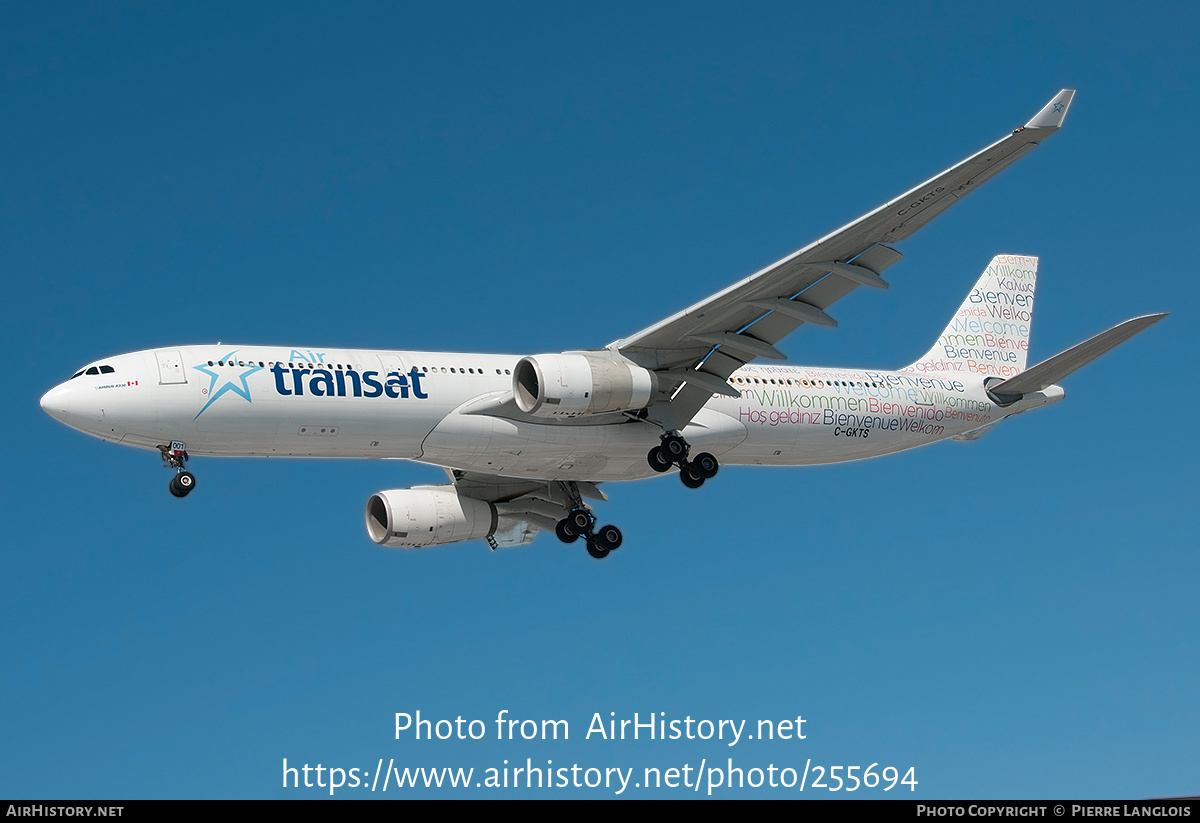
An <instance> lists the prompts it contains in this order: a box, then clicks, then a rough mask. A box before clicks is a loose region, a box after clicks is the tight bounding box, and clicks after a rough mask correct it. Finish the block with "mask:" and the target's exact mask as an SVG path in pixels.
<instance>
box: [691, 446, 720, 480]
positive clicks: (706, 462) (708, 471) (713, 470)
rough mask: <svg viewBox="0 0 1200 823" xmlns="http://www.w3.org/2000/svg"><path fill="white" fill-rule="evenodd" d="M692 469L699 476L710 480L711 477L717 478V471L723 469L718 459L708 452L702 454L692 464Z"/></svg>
mask: <svg viewBox="0 0 1200 823" xmlns="http://www.w3.org/2000/svg"><path fill="white" fill-rule="evenodd" d="M690 468H691V470H692V471H693V472H695V473H696V474H697V475H698V476H700V477H702V478H704V479H705V480H708V479H709V478H710V477H715V476H716V474H717V470H718V469H720V468H721V464H720V463H718V462H717V458H715V457H713V456H712V455H711V454H709V453H708V452H701V453H700V454H698V455H696V459H695V460H693V461H692V462H691V464H690Z"/></svg>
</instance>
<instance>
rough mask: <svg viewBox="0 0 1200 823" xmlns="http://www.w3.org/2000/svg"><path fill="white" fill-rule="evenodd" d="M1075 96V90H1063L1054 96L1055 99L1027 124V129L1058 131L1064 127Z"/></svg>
mask: <svg viewBox="0 0 1200 823" xmlns="http://www.w3.org/2000/svg"><path fill="white" fill-rule="evenodd" d="M1074 96H1075V89H1063V90H1062V91H1060V92H1059V93H1058V94H1056V95H1054V99H1053V100H1051V101H1050V102H1049V103H1047V104H1046V105H1045V106H1044V107H1043V108H1042V110H1041V111H1039V112H1038V113H1037V114H1035V115H1034V117H1033V119H1032V120H1030V121H1029V122H1028V123H1026V124H1025V128H1027V129H1057V128H1058V127H1059V126H1061V125H1062V123H1063V119H1064V118H1065V117H1066V116H1067V109H1068V108H1070V106H1071V98H1073V97H1074Z"/></svg>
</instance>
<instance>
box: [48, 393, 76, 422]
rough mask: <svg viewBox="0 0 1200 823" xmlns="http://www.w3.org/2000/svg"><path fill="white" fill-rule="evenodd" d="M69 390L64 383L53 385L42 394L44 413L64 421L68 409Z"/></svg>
mask: <svg viewBox="0 0 1200 823" xmlns="http://www.w3.org/2000/svg"><path fill="white" fill-rule="evenodd" d="M69 400H70V392H69V391H68V390H67V386H66V384H63V385H61V386H55V387H54V388H52V389H51V390H50V391H48V392H46V393H45V394H43V395H42V401H41V402H42V409H43V410H45V412H46V414H48V415H50V416H51V417H53V418H54V419H55V420H58V421H60V422H66V418H67V412H68V411H70V402H69Z"/></svg>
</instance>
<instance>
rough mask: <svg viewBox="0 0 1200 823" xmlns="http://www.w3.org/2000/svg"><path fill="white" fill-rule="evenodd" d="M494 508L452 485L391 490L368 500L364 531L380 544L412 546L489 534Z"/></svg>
mask: <svg viewBox="0 0 1200 823" xmlns="http://www.w3.org/2000/svg"><path fill="white" fill-rule="evenodd" d="M497 520H498V516H497V513H496V507H495V506H494V505H492V504H491V503H487V502H485V501H483V500H476V499H474V498H472V497H460V496H459V495H458V493H457V492H455V491H452V490H451V487H445V488H440V487H435V488H428V489H419V488H418V489H394V490H392V491H383V492H379V493H378V494H373V495H371V499H370V500H368V501H367V534H369V535H370V536H371V539H372V540H374V541H375V542H376V543H378V544H379V545H380V546H389V547H392V548H400V549H413V548H418V547H420V546H440V545H442V544H444V543H455V542H458V541H459V540H476V539H479V538H482V537H491V536H492V535H493V534H494V533H495V532H496V525H497Z"/></svg>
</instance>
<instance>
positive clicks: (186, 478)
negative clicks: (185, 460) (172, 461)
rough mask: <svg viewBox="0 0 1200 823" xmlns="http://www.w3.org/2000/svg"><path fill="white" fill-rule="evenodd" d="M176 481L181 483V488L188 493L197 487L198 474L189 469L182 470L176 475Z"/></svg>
mask: <svg viewBox="0 0 1200 823" xmlns="http://www.w3.org/2000/svg"><path fill="white" fill-rule="evenodd" d="M175 482H176V483H177V484H178V485H179V488H180V489H181V490H182V491H183V493H184V494H187V493H188V492H190V491H191V490H192V489H194V488H196V475H194V474H192V473H191V472H187V471H184V472H180V473H179V474H177V475H175Z"/></svg>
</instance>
